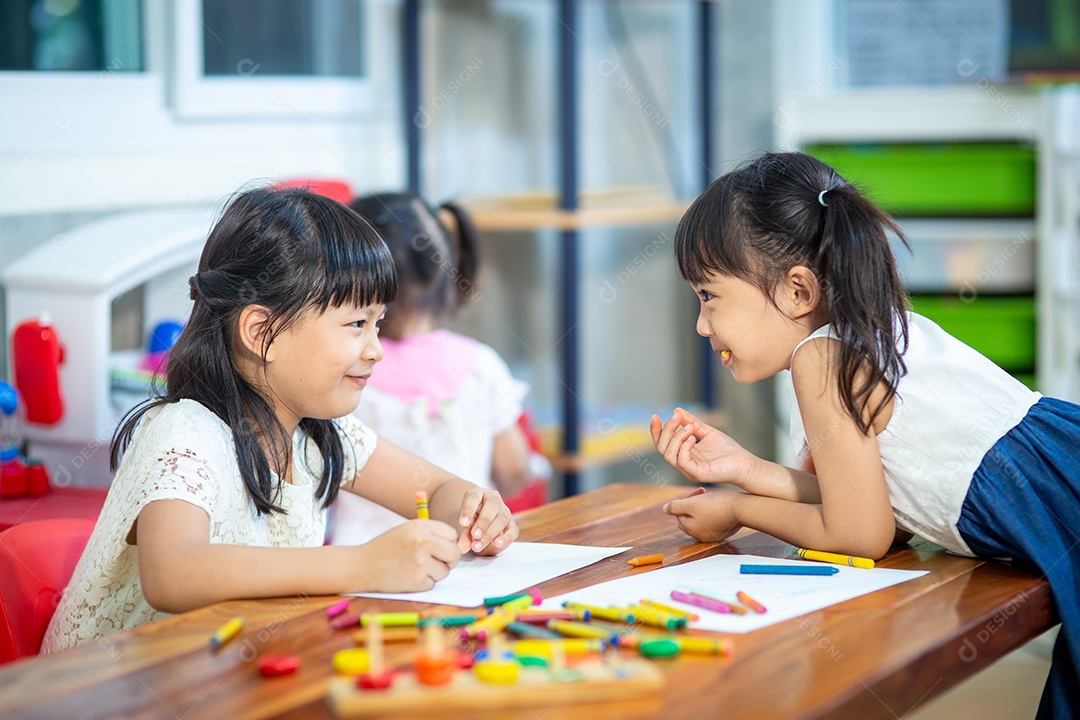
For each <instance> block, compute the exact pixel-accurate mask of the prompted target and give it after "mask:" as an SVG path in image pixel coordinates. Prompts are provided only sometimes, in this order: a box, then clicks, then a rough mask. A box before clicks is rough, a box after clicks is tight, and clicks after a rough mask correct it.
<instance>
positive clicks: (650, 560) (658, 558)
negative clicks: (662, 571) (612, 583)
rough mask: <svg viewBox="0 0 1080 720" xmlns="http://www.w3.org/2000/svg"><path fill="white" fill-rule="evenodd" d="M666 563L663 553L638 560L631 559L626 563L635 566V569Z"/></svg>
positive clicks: (641, 557) (645, 556)
mask: <svg viewBox="0 0 1080 720" xmlns="http://www.w3.org/2000/svg"><path fill="white" fill-rule="evenodd" d="M662 562H664V556H663V554H662V553H656V554H655V555H641V556H639V557H636V558H630V559H629V560H627V561H626V564H627V565H633V566H634V567H641V566H642V565H659V564H660V563H662Z"/></svg>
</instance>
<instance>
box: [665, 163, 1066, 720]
mask: <svg viewBox="0 0 1080 720" xmlns="http://www.w3.org/2000/svg"><path fill="white" fill-rule="evenodd" d="M888 230H892V231H893V232H896V233H897V234H899V232H900V231H899V228H898V227H897V226H896V224H895V223H894V222H893V221H892V219H891V218H889V217H888V216H887V215H885V213H883V212H882V211H881V210H880V209H878V208H877V207H875V206H874V205H873V204H872V203H871V202H870V201H868V200H867V199H866V198H865V197H863V196H862V195H861V194H860V193H859V192H858V190H856V189H855V188H854V187H853V186H852V185H850V184H849V183H848V182H846V181H845V180H844V179H843V178H842V177H840V175H839V174H837V172H836V171H835V170H833V169H832V168H830V167H829V166H827V165H825V164H823V163H821V162H819V161H817V160H815V159H814V158H812V157H809V156H807V155H804V154H801V153H769V154H766V155H764V156H762V157H760V158H759V159H757V160H755V161H753V162H751V163H750V164H749V165H747V166H746V167H743V168H741V169H739V170H736V171H734V172H732V173H729V174H727V175H725V176H724V177H722V178H720V179H719V180H717V181H716V182H715V183H713V185H712V186H711V187H710V188H709V189H708V190H706V191H705V192H704V193H703V194H702V195H701V197H699V198H698V199H697V200H696V201H695V202H694V204H693V205H692V206H691V207H690V209H689V210H688V211H687V213H686V215H685V216H684V217H683V219H682V221H681V222H680V223H679V228H678V231H677V233H676V237H675V257H676V262H677V263H678V266H679V271H680V272H681V273H682V275H683V277H684V278H685V279H686V280H687V281H689V282H690V285H691V287H692V288H693V289H694V292H695V293H697V294H698V297H699V299H700V303H701V309H700V314H699V316H698V321H697V331H698V333H700V334H701V335H703V336H705V337H707V338H709V341H710V343H711V344H712V346H713V350H714V351H715V352H717V353H719V354H720V356H721V358H722V361H723V365H724V367H727V368H729V369H730V370H731V373H732V375H733V376H734V377H735V379H736V380H738V381H739V382H741V383H751V382H756V381H758V380H763V379H765V378H769V377H772V376H773V375H775V374H776V373H778V372H780V371H781V370H788V369H790V371H791V380H792V383H793V385H794V389H795V400H796V403H795V405H794V407H793V409H792V436H793V438H794V439H795V442H796V447H800V448H802V452H801V453H800V456H799V457H800V465H801V467H800V469H793V468H786V467H781V466H779V465H777V464H775V463H771V462H767V461H765V460H762V459H760V458H758V457H755V456H754V455H752V454H750V453H749V452H747V451H746V450H744V449H743V448H741V447H740V446H739V445H738V444H737V443H735V442H734V441H733V440H732V439H731V438H729V437H728V436H726V435H724V434H723V433H722V432H720V431H719V430H716V429H714V428H711V427H709V426H708V425H706V424H704V423H702V422H701V421H700V420H698V419H697V418H695V417H694V416H693V415H691V414H690V413H688V412H686V411H684V410H678V411H676V413H675V414H674V416H673V417H672V418H671V419H670V420H668V421H667V422H666V423H663V424H662V423H661V419H660V418H658V417H656V416H653V419H652V434H653V439H654V442H655V444H656V447H657V450H659V451H660V453H662V454H663V456H664V458H665V460H667V462H668V463H670V464H671V465H672V466H673V467H674V468H675V469H677V470H678V471H679V472H681V473H682V474H683V475H684V476H685V477H687V478H688V479H690V480H691V481H694V482H698V483H729V484H732V485H736V486H738V487H739V488H741V489H742V490H743V492H738V491H725V490H716V491H706V490H705V489H704V488H697V489H696V490H694V491H693V492H691V493H690V494H689V495H687V496H686V497H685V498H683V499H679V500H674V501H672V502H670V503H668V504H667V505H665V508H664V509H665V511H666V512H667V513H669V514H671V515H672V516H674V517H675V519H676V521H677V522H678V524H679V527H680V528H682V529H683V530H684V531H685V532H686V533H688V534H689V535H691V536H693V537H694V538H697V539H698V540H701V541H706V542H712V541H719V540H722V539H724V538H725V537H727V536H729V535H730V534H731V533H733V532H735V531H736V530H738V529H739V527H741V526H747V527H752V528H754V529H756V530H760V531H763V532H766V533H769V534H770V535H774V536H776V537H778V538H780V539H781V540H784V541H786V542H789V543H792V544H794V545H797V546H800V547H807V548H814V549H821V550H828V551H833V552H839V553H844V554H850V555H862V556H866V557H871V558H879V557H881V556H882V555H884V554H885V552H886V551H887V550H888V549H889V546H890V545H891V544H892V543H893V542H894V540H895V539H900V538H910V536H911V533H917V534H918V535H920V536H922V537H924V538H926V539H928V540H931V541H933V542H935V543H938V544H939V545H941V546H942V547H944V548H945V549H947V550H949V551H950V552H953V553H957V554H960V555H967V556H980V557H985V558H1012V559H1014V560H1016V561H1018V562H1020V563H1024V564H1027V565H1030V566H1033V567H1034V568H1035V569H1037V571H1038V572H1040V573H1042V574H1043V575H1044V576H1045V577H1046V578H1047V579H1048V580H1049V582H1050V585H1051V588H1052V590H1053V595H1054V598H1055V602H1056V604H1057V609H1058V612H1059V614H1060V616H1061V619H1062V630H1061V633H1060V635H1059V636H1058V639H1057V643H1056V645H1055V647H1054V660H1053V666H1052V667H1051V671H1050V677H1049V679H1048V680H1047V684H1046V688H1045V690H1044V692H1043V697H1042V702H1041V704H1040V708H1039V717H1040V718H1051V717H1053V718H1068V717H1073V713H1074V712H1075V708H1077V707H1080V673H1078V670H1077V664H1076V661H1077V658H1078V657H1080V655H1078V653H1080V604H1078V603H1077V598H1078V596H1080V572H1078V571H1080V530H1078V528H1080V458H1078V456H1077V448H1080V407H1077V406H1076V405H1073V404H1070V403H1067V402H1063V401H1061V400H1055V399H1052V398H1044V397H1042V396H1041V395H1039V394H1038V393H1036V392H1032V391H1031V390H1029V389H1028V388H1027V387H1025V386H1024V385H1023V384H1022V383H1020V382H1019V381H1018V380H1016V379H1014V378H1013V377H1011V376H1009V375H1008V374H1007V373H1005V372H1004V371H1003V370H1001V369H1000V368H998V367H997V366H996V365H994V364H993V363H992V362H990V361H989V360H987V359H986V358H985V357H983V356H982V355H980V354H979V353H977V352H976V351H974V350H972V349H971V348H969V347H967V346H966V345H964V344H962V343H960V342H959V341H958V340H956V339H954V338H953V337H951V336H949V335H948V334H946V333H945V332H944V331H943V330H942V329H941V328H940V327H938V326H937V325H936V324H934V323H933V322H931V321H930V320H927V319H926V318H924V317H921V316H919V315H917V314H915V313H912V312H909V311H908V309H907V306H908V298H907V294H906V292H905V291H904V288H903V286H902V284H901V282H900V278H899V275H898V273H897V270H896V265H895V262H894V258H893V256H892V252H891V250H890V247H889V243H888V237H887V234H886V232H887V231H888Z"/></svg>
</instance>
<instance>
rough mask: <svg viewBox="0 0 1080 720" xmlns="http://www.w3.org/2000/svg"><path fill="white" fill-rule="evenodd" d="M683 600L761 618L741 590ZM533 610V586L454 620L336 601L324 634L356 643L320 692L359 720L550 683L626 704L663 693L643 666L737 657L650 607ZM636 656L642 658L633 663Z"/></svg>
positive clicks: (689, 617) (274, 661)
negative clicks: (401, 652)
mask: <svg viewBox="0 0 1080 720" xmlns="http://www.w3.org/2000/svg"><path fill="white" fill-rule="evenodd" d="M673 596H674V593H673ZM686 597H691V599H692V600H694V602H691V603H690V604H699V605H700V606H702V607H703V608H705V609H708V610H711V611H714V612H722V611H723V612H741V613H749V612H764V611H765V608H763V607H761V605H760V604H758V603H757V602H756V601H754V600H753V599H752V598H750V597H749V596H746V595H745V593H739V594H738V596H737V598H738V599H737V600H731V601H730V602H723V601H721V600H718V599H716V598H708V597H705V596H700V595H696V594H694V593H688V594H686ZM675 599H676V600H678V601H684V600H683V597H681V596H680V597H676V598H675ZM541 601H542V597H541V596H540V593H539V591H538V590H536V589H535V588H534V589H533V590H530V591H529V592H527V593H519V594H515V595H509V596H504V597H497V598H488V599H486V600H485V601H484V605H485V609H484V610H483V611H478V612H473V613H468V614H456V615H446V614H443V613H441V612H426V613H416V612H397V613H362V612H350V611H349V606H350V603H351V599H350V598H346V599H342V600H340V601H338V602H336V603H334V604H333V605H331V606H329V607H328V608H327V610H326V613H327V618H328V624H329V627H330V629H331V630H332V631H334V632H338V631H345V630H351V631H352V632H353V640H354V642H355V645H356V646H355V647H352V648H348V649H345V650H340V651H338V652H337V653H335V654H334V657H333V659H332V665H333V667H334V670H335V671H336V673H337V674H338V675H339V676H341V678H342V679H341V680H339V681H334V682H333V683H331V685H330V687H329V688H328V698H329V701H330V703H331V707H332V709H334V710H335V713H337V714H339V715H342V716H356V717H359V716H367V713H369V712H374V708H378V710H379V712H386V713H389V714H396V713H398V712H408V711H409V710H415V709H416V708H418V707H421V706H422V705H421V703H423V702H425V701H426V702H434V701H435V698H438V702H439V704H440V707H442V704H443V703H444V702H448V703H451V704H452V703H454V702H457V701H458V699H461V702H465V699H464V698H466V697H475V696H476V695H477V694H480V695H484V696H485V700H484V702H486V703H488V704H489V705H490V706H491V707H499V706H500V705H498V703H500V702H506V703H511V702H519V703H520V700H521V698H522V697H526V696H527V697H530V698H532V697H535V698H536V699H537V702H543V701H545V698H544V692H545V691H544V690H543V686H544V685H550V684H551V683H563V684H564V685H566V686H573V687H574V688H575V689H574V690H572V692H573V693H574V698H575V699H576V700H577V701H582V702H588V701H599V700H615V699H625V698H626V697H629V696H628V695H627V693H637V696H640V697H643V696H644V695H645V694H649V693H656V692H659V690H660V689H661V688H662V687H663V673H662V672H661V671H660V670H659V669H652V668H650V667H649V666H650V665H652V663H651V662H649V661H652V660H658V659H662V658H671V657H675V656H677V655H680V654H683V653H693V654H706V655H714V656H720V657H731V656H732V654H733V652H734V643H733V642H732V640H731V639H730V638H726V637H720V636H717V635H692V634H688V633H687V632H686V626H687V623H688V622H692V621H694V620H697V619H698V616H697V615H696V614H694V613H692V612H688V611H686V610H683V609H680V608H676V607H673V606H670V605H665V604H662V603H659V602H656V601H653V600H642V601H640V602H638V603H635V604H633V605H626V606H611V607H597V606H591V605H584V604H581V603H574V602H565V603H563V604H562V607H561V608H558V609H541V608H539V607H537V606H538V605H539V604H540V603H541ZM717 604H721V605H724V606H725V607H726V608H727V609H725V610H720V609H718V608H719V605H717ZM736 608H737V609H736ZM240 627H242V621H239V619H238V621H237V622H233V623H232V624H231V625H230V626H229V627H228V628H222V630H223V631H224V632H222V633H221V634H220V635H217V636H216V638H217V639H216V640H215V641H212V645H213V646H214V647H215V648H216V647H218V646H220V645H221V644H224V642H227V641H228V638H231V637H232V636H234V635H235V634H236V632H237V631H238V630H239V629H240ZM400 643H409V644H411V645H412V646H413V648H414V653H413V655H412V660H411V661H410V662H407V663H404V664H399V665H398V666H396V667H391V666H389V665H388V664H387V662H386V659H385V655H384V647H385V646H386V645H388V644H400ZM635 654H636V655H640V656H641V657H643V658H645V660H644V661H643V660H636V659H634V657H633V655H635ZM299 667H300V662H299V659H298V658H297V657H296V656H291V655H265V656H263V657H260V659H259V662H258V669H259V672H260V673H261V674H262V675H264V676H266V677H279V676H283V675H289V674H292V673H295V672H297V670H298V669H299ZM343 683H345V684H344V685H343ZM498 688H506V689H507V692H509V693H510V694H501V693H503V691H502V690H499V689H498ZM612 688H618V689H619V692H618V693H615V692H613V691H612ZM560 692H571V691H568V690H565V689H564V690H560ZM523 693H524V694H523ZM376 697H378V698H380V699H379V700H377V701H376V702H375V704H374V705H372V704H371V701H372V699H373V698H376ZM564 697H565V696H564ZM361 698H367V700H365V701H364V702H360V700H359V699H361ZM515 698H516V699H515Z"/></svg>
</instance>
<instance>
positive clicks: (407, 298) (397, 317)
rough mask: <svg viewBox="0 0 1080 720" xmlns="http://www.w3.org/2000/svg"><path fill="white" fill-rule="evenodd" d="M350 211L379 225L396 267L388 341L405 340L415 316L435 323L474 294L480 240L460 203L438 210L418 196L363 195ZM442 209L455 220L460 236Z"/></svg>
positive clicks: (385, 325)
mask: <svg viewBox="0 0 1080 720" xmlns="http://www.w3.org/2000/svg"><path fill="white" fill-rule="evenodd" d="M350 207H352V209H353V210H355V211H356V212H358V213H359V214H360V215H362V216H364V217H365V218H366V219H367V220H368V221H369V222H371V224H372V225H374V226H375V229H376V230H378V231H379V234H380V235H382V237H383V239H384V240H385V241H386V244H387V245H389V246H390V252H391V254H392V255H393V256H394V261H395V262H396V263H397V271H398V282H399V284H400V287H401V292H400V293H399V295H398V297H397V299H395V300H394V302H392V303H390V305H389V306H388V307H387V308H386V320H384V321H383V325H382V334H383V336H384V337H388V338H391V339H395V340H398V339H401V336H402V333H403V330H404V324H405V322H406V321H407V320H408V318H409V317H410V316H412V315H413V314H415V313H419V312H429V313H431V314H432V315H433V316H434V317H435V318H436V319H443V318H445V317H447V316H450V315H452V314H453V313H454V311H455V310H457V309H458V308H459V307H460V306H461V305H462V304H463V303H464V301H465V300H466V298H468V297H469V295H470V293H472V292H473V291H474V288H475V282H476V275H477V272H478V270H479V252H478V250H477V247H478V238H477V232H476V227H475V226H474V225H473V223H472V220H471V219H470V218H469V215H468V213H467V212H466V211H465V210H464V208H462V207H461V206H460V205H458V204H456V203H453V202H448V203H443V204H442V205H440V206H439V208H438V209H437V210H436V209H432V208H431V207H429V206H428V205H427V203H425V202H424V201H423V200H422V199H421V198H420V197H419V196H418V195H416V194H415V193H412V192H393V193H379V194H374V195H365V196H363V197H359V198H357V199H356V200H354V201H353V202H352V205H351V206H350ZM438 210H446V211H447V212H449V213H450V214H451V215H452V216H453V218H454V221H455V224H456V225H457V228H456V232H455V231H452V230H451V229H450V228H449V227H447V225H446V224H445V223H444V222H443V221H442V220H441V219H440V218H439V213H438Z"/></svg>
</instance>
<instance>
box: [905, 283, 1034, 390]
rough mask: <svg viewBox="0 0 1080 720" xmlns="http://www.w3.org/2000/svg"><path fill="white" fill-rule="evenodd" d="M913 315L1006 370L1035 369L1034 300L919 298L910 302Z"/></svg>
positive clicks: (924, 296) (1007, 298)
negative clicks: (918, 316)
mask: <svg viewBox="0 0 1080 720" xmlns="http://www.w3.org/2000/svg"><path fill="white" fill-rule="evenodd" d="M911 304H912V307H913V309H914V310H915V312H917V313H919V314H920V315H924V316H926V317H928V318H930V319H931V320H933V321H934V322H936V323H937V324H938V325H940V326H941V327H942V329H943V330H945V332H947V333H949V334H950V335H952V336H953V337H955V338H956V339H957V340H959V341H960V342H962V343H964V344H965V345H970V346H971V347H973V348H975V349H976V350H978V351H979V352H981V353H982V354H983V355H985V356H986V357H988V358H990V359H991V360H993V361H994V362H995V363H997V364H998V365H999V366H1001V367H1002V368H1004V369H1006V370H1011V371H1017V372H1024V371H1031V370H1033V369H1034V368H1035V300H1034V298H1030V297H1018V298H1013V297H979V298H976V299H974V300H972V301H965V300H961V299H960V298H958V297H954V296H944V297H943V296H939V295H920V296H918V297H913V298H912V299H911Z"/></svg>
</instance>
